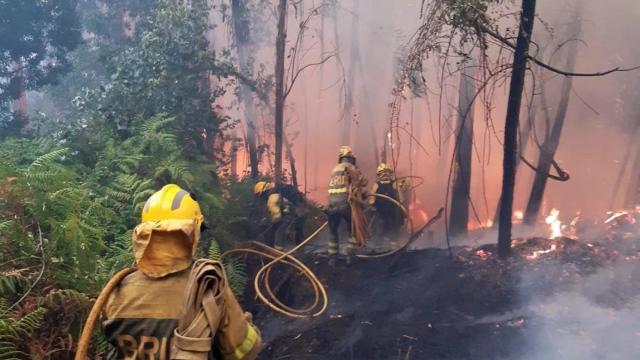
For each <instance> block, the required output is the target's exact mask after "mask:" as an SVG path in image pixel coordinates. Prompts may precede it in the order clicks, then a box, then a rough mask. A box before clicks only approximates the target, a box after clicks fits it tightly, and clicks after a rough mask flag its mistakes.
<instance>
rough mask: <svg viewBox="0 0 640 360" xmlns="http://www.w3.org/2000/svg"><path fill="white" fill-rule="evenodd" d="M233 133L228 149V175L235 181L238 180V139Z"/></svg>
mask: <svg viewBox="0 0 640 360" xmlns="http://www.w3.org/2000/svg"><path fill="white" fill-rule="evenodd" d="M236 135H237V134H236V133H233V135H232V138H231V148H230V149H229V175H230V176H231V178H232V179H233V180H234V181H235V180H236V179H237V178H238V137H237V136H236Z"/></svg>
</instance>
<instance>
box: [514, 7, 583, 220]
mask: <svg viewBox="0 0 640 360" xmlns="http://www.w3.org/2000/svg"><path fill="white" fill-rule="evenodd" d="M581 24H582V2H577V9H576V15H575V19H574V22H573V25H572V26H571V29H570V30H569V33H568V35H569V36H568V37H567V38H568V39H571V41H570V42H569V44H568V47H567V53H566V54H567V58H566V64H565V66H566V69H567V71H573V70H574V68H575V65H576V56H577V52H578V41H577V40H575V39H577V37H578V36H579V35H580V32H581ZM572 83H573V78H572V77H570V76H567V77H565V78H564V79H563V83H562V89H561V93H560V102H559V104H558V110H557V111H556V115H555V119H554V121H553V125H552V127H551V130H550V131H549V136H547V137H546V139H545V141H544V142H543V143H542V146H541V147H540V154H539V157H538V166H537V171H536V173H535V178H534V180H533V185H532V187H531V194H530V196H529V201H528V203H527V208H526V211H525V214H524V222H525V224H528V225H533V224H535V222H536V220H537V218H538V214H539V213H540V207H541V206H542V199H543V197H544V192H545V189H546V186H547V181H548V179H549V176H548V174H549V170H551V165H552V163H553V161H554V157H555V154H556V151H557V150H558V146H559V145H560V136H561V135H562V129H563V127H564V122H565V118H566V115H567V109H568V106H569V100H570V99H571V88H572Z"/></svg>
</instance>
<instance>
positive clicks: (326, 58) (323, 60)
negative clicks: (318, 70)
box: [284, 54, 336, 99]
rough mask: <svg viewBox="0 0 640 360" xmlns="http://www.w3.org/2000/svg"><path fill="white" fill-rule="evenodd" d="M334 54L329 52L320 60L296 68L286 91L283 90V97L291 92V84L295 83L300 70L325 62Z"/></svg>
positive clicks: (300, 72)
mask: <svg viewBox="0 0 640 360" xmlns="http://www.w3.org/2000/svg"><path fill="white" fill-rule="evenodd" d="M334 56H336V55H335V54H331V55H329V56H327V57H325V58H324V59H322V60H320V61H318V62H315V63H310V64H307V65H305V66H303V67H301V68H300V69H298V71H297V72H296V74H295V75H294V76H293V79H291V84H289V86H288V87H287V91H285V93H284V98H285V99H286V98H287V96H289V93H290V92H291V89H293V85H295V83H296V79H298V77H299V76H300V74H302V72H303V71H304V70H305V69H306V68H309V67H311V66H318V65H322V64H324V63H325V62H327V61H328V60H329V59H331V58H332V57H334Z"/></svg>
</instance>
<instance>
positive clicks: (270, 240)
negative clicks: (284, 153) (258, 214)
mask: <svg viewBox="0 0 640 360" xmlns="http://www.w3.org/2000/svg"><path fill="white" fill-rule="evenodd" d="M253 193H254V195H255V196H256V197H258V198H260V199H262V200H264V201H265V202H266V204H267V213H268V216H269V221H270V225H269V226H270V227H269V229H268V230H267V234H266V236H265V238H266V243H267V245H269V246H273V247H275V248H276V249H278V250H280V251H282V250H284V248H285V245H286V244H287V239H288V238H289V236H290V235H291V234H293V235H294V241H295V243H296V244H299V243H300V242H301V241H302V240H303V235H304V223H305V218H306V216H305V214H306V207H305V201H304V196H303V194H302V193H301V192H300V191H298V189H297V188H296V187H295V186H293V185H290V184H280V185H276V184H275V183H273V182H270V181H258V182H257V183H256V185H255V186H254V188H253Z"/></svg>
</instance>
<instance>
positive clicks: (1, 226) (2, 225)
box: [0, 220, 14, 233]
mask: <svg viewBox="0 0 640 360" xmlns="http://www.w3.org/2000/svg"><path fill="white" fill-rule="evenodd" d="M13 225H14V221H13V220H7V221H3V222H0V233H1V232H5V231H8V230H9V229H11V228H12V227H13Z"/></svg>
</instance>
